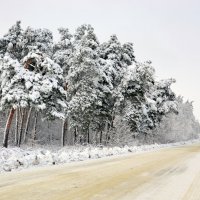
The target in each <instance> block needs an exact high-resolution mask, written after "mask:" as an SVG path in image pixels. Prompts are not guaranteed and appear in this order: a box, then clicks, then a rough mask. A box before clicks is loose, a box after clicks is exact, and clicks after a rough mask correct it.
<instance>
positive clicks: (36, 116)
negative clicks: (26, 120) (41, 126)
mask: <svg viewBox="0 0 200 200" xmlns="http://www.w3.org/2000/svg"><path fill="white" fill-rule="evenodd" d="M37 119H38V112H37V111H35V117H34V125H33V135H32V140H33V141H35V140H36V137H37Z"/></svg>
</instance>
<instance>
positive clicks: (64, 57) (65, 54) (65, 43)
mask: <svg viewBox="0 0 200 200" xmlns="http://www.w3.org/2000/svg"><path fill="white" fill-rule="evenodd" d="M58 31H59V34H60V40H59V41H58V42H57V43H56V44H54V46H53V60H54V61H55V62H56V63H57V64H59V65H60V66H61V68H62V69H63V74H64V77H66V76H67V74H68V71H69V65H70V64H69V62H70V57H71V55H72V51H73V45H72V37H73V36H72V35H71V34H70V33H69V30H68V29H67V28H59V29H58Z"/></svg>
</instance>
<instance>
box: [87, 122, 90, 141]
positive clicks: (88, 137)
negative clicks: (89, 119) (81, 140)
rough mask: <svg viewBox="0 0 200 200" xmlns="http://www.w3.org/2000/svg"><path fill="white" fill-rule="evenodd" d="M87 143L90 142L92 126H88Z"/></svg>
mask: <svg viewBox="0 0 200 200" xmlns="http://www.w3.org/2000/svg"><path fill="white" fill-rule="evenodd" d="M87 143H88V144H90V128H89V126H88V131H87Z"/></svg>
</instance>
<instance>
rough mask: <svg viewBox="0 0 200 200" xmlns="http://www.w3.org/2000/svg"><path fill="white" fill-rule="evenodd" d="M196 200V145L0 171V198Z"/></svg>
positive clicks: (199, 164)
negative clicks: (58, 164) (3, 172)
mask: <svg viewBox="0 0 200 200" xmlns="http://www.w3.org/2000/svg"><path fill="white" fill-rule="evenodd" d="M67 199H69V200H73V199H77V200H90V199H91V200H115V199H119V200H147V199H148V200H169V199H170V200H179V199H181V200H182V199H183V200H199V199H200V145H197V144H195V145H190V146H184V147H173V148H167V149H161V150H158V151H154V152H146V153H141V154H129V155H126V156H119V157H115V158H104V159H99V160H90V161H84V162H79V163H71V164H66V165H62V166H54V167H45V168H44V167H43V168H40V169H31V170H26V171H21V172H11V173H5V174H1V175H0V200H67Z"/></svg>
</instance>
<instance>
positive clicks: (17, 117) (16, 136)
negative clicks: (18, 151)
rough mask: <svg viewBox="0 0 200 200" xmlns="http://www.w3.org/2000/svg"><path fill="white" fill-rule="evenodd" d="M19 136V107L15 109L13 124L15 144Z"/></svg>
mask: <svg viewBox="0 0 200 200" xmlns="http://www.w3.org/2000/svg"><path fill="white" fill-rule="evenodd" d="M18 137H19V109H17V110H16V125H15V145H16V146H17V144H18Z"/></svg>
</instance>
